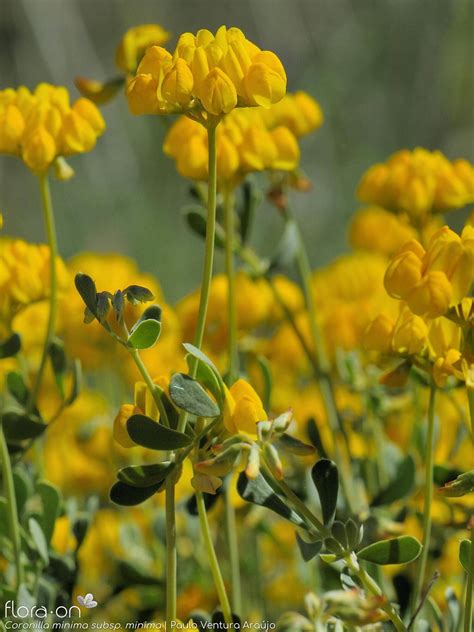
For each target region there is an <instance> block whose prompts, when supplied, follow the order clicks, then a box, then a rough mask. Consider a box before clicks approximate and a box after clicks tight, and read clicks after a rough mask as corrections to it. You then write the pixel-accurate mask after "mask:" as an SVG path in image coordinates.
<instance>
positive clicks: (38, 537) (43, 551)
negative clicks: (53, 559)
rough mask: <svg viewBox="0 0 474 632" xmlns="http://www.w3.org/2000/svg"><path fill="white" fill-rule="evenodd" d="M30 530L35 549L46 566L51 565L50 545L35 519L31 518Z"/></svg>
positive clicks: (29, 521)
mask: <svg viewBox="0 0 474 632" xmlns="http://www.w3.org/2000/svg"><path fill="white" fill-rule="evenodd" d="M28 528H29V531H30V534H31V537H32V538H33V542H34V543H35V548H36V550H37V551H38V553H39V556H40V557H41V559H42V560H43V562H44V563H45V565H48V564H49V555H48V544H47V542H46V538H45V537H44V533H43V530H42V529H41V527H40V525H39V523H38V522H37V521H36V520H35V519H34V518H30V519H29V520H28Z"/></svg>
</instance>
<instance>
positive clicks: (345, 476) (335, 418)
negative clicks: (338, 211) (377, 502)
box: [285, 207, 356, 513]
mask: <svg viewBox="0 0 474 632" xmlns="http://www.w3.org/2000/svg"><path fill="white" fill-rule="evenodd" d="M285 219H286V221H287V222H293V225H294V227H295V229H296V234H297V238H298V247H297V249H296V263H297V266H298V272H299V275H300V278H301V284H302V287H303V294H304V298H305V303H306V309H307V310H308V318H309V326H310V332H311V338H312V340H313V346H314V355H315V358H316V370H315V378H316V380H317V382H318V385H319V390H320V392H321V397H322V400H323V404H324V408H325V410H326V415H327V419H328V424H329V427H330V429H331V431H332V435H333V439H334V456H335V459H336V461H337V463H338V465H339V468H340V471H341V487H342V489H343V491H344V495H345V497H346V502H347V505H348V507H349V509H350V511H351V512H352V513H356V508H355V504H354V499H355V491H354V486H353V484H352V475H351V472H350V452H349V446H348V443H347V437H346V434H345V432H344V427H343V424H342V421H341V419H340V417H339V413H338V410H337V404H336V397H335V393H334V387H333V384H332V380H331V375H330V371H331V365H330V362H329V359H328V357H327V355H326V351H325V348H324V341H323V338H322V336H321V332H320V330H319V327H318V321H317V318H316V305H315V302H314V296H313V288H312V285H311V266H310V263H309V257H308V253H307V251H306V248H305V245H304V241H303V236H302V234H301V230H300V227H299V225H298V223H297V222H296V220H295V218H294V217H293V214H292V212H291V210H290V208H289V207H286V209H285ZM339 434H341V435H342V437H343V438H344V440H345V450H344V453H343V451H342V449H341V446H340V445H339V439H338V435H339Z"/></svg>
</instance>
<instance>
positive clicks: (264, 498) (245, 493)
mask: <svg viewBox="0 0 474 632" xmlns="http://www.w3.org/2000/svg"><path fill="white" fill-rule="evenodd" d="M237 491H238V492H239V494H240V496H241V497H242V498H243V499H244V500H246V501H247V502H249V503H253V504H254V505H259V506H260V507H266V508H267V509H270V510H271V511H274V512H275V513H277V514H278V515H279V516H282V517H283V518H286V520H289V521H290V522H292V523H293V524H295V525H296V526H298V527H303V528H305V529H306V525H305V523H304V522H303V520H302V519H301V518H300V517H299V516H298V514H296V513H295V512H294V511H293V510H292V509H290V508H289V507H288V505H287V504H286V502H284V501H283V500H282V499H281V498H280V497H279V496H277V494H275V492H274V491H273V489H272V488H271V487H270V485H269V484H268V483H267V481H266V480H265V478H264V477H263V476H262V474H259V475H258V476H257V478H255V479H250V478H247V476H246V475H245V472H242V473H241V474H240V476H239V478H238V481H237Z"/></svg>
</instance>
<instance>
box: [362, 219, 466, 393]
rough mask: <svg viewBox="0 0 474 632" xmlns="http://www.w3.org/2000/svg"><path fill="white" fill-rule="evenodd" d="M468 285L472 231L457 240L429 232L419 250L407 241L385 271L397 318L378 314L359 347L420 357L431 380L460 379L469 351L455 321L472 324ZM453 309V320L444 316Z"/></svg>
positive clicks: (444, 231) (440, 382)
mask: <svg viewBox="0 0 474 632" xmlns="http://www.w3.org/2000/svg"><path fill="white" fill-rule="evenodd" d="M473 281H474V228H473V227H472V226H470V225H466V226H465V227H464V229H463V231H462V234H461V236H459V235H457V234H456V233H455V232H453V231H452V230H451V229H449V228H448V227H447V226H444V227H442V228H441V229H440V230H438V231H437V232H435V233H434V235H433V236H432V238H431V241H430V242H429V244H428V247H427V249H426V250H425V249H424V248H423V247H422V246H421V244H420V243H419V242H418V241H416V240H409V241H408V242H407V243H406V244H405V245H404V246H403V247H402V248H401V250H400V251H399V252H398V253H397V254H396V255H394V257H393V258H392V260H391V261H390V263H389V265H388V268H387V270H386V273H385V278H384V284H385V288H386V290H387V292H388V294H389V295H390V296H392V297H393V298H395V299H399V301H400V303H399V305H400V307H399V313H398V316H395V317H394V315H393V312H392V313H391V314H389V313H388V312H387V311H386V310H383V311H382V312H380V313H379V314H378V315H377V316H376V317H375V318H374V319H373V320H372V321H371V322H370V324H369V325H368V327H367V329H366V331H365V336H364V340H365V346H366V347H367V348H368V349H372V350H375V351H378V352H382V353H395V354H399V355H409V356H423V357H427V358H429V360H430V361H431V364H432V374H433V377H434V379H435V382H436V383H437V384H438V385H440V386H442V385H444V384H445V382H446V379H447V377H448V376H449V375H455V376H456V377H458V378H459V379H466V374H467V366H468V364H470V363H472V361H473V359H474V358H472V351H471V352H470V351H469V349H467V348H464V347H465V346H464V345H463V332H462V327H461V326H460V324H459V323H466V324H467V325H468V324H469V322H471V321H472V299H471V298H469V297H468V294H469V291H470V288H471V286H472V283H473ZM450 308H454V309H455V311H456V321H459V322H455V321H454V320H451V319H448V318H445V315H446V314H447V312H448V310H449V309H450Z"/></svg>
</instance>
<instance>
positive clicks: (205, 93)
mask: <svg viewBox="0 0 474 632" xmlns="http://www.w3.org/2000/svg"><path fill="white" fill-rule="evenodd" d="M201 103H202V105H203V106H204V108H205V109H206V110H207V111H208V112H210V113H211V114H214V115H215V116H218V115H219V114H228V113H229V112H230V111H231V110H233V109H234V108H235V106H236V105H237V92H236V90H235V86H234V84H233V83H232V81H231V80H230V78H229V77H228V76H227V75H226V74H225V72H224V71H223V70H221V69H220V68H214V69H213V70H211V71H210V72H209V74H208V75H207V77H206V78H205V79H204V81H203V82H202V84H201Z"/></svg>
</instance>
